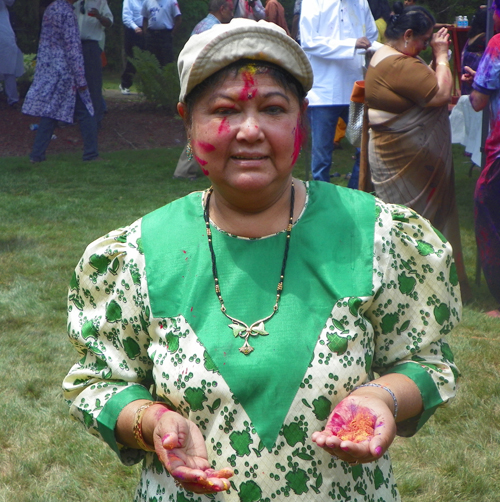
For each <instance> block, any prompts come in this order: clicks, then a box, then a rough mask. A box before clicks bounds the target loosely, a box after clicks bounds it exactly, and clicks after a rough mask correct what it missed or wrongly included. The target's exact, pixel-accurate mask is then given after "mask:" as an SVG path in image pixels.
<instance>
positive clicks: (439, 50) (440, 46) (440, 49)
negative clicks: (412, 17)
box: [431, 28, 450, 60]
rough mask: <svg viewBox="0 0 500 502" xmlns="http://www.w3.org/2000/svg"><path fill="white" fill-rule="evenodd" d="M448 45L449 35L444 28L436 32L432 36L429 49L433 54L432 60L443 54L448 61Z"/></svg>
mask: <svg viewBox="0 0 500 502" xmlns="http://www.w3.org/2000/svg"><path fill="white" fill-rule="evenodd" d="M449 45H450V34H449V33H448V30H447V29H446V28H441V29H440V30H438V31H436V33H434V34H433V35H432V39H431V47H432V52H433V54H434V58H437V57H438V56H442V55H443V54H444V55H445V56H446V60H448V48H449Z"/></svg>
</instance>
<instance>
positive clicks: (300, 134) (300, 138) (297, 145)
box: [292, 118, 305, 166]
mask: <svg viewBox="0 0 500 502" xmlns="http://www.w3.org/2000/svg"><path fill="white" fill-rule="evenodd" d="M294 132H295V137H294V140H293V153H292V166H294V165H295V163H296V162H297V159H298V158H299V154H300V149H301V148H302V145H303V144H304V137H305V135H304V130H303V128H302V127H301V125H300V118H298V119H297V125H296V126H295V131H294Z"/></svg>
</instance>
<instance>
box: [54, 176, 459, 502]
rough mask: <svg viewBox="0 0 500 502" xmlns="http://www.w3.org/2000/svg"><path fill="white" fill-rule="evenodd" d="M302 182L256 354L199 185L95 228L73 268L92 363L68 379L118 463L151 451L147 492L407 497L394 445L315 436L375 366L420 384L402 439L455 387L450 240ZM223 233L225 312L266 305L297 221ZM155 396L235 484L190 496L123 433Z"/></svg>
mask: <svg viewBox="0 0 500 502" xmlns="http://www.w3.org/2000/svg"><path fill="white" fill-rule="evenodd" d="M307 190H308V195H307V203H306V206H305V208H304V210H303V212H302V214H301V215H300V218H299V219H298V221H297V223H296V224H295V225H294V227H293V230H292V234H291V239H290V250H289V257H288V262H287V266H286V274H285V282H284V290H283V295H282V298H281V300H280V303H279V310H278V312H277V313H276V315H274V317H272V319H270V320H269V321H267V322H266V323H265V332H267V334H265V333H264V334H262V335H259V336H255V337H251V339H250V340H249V342H250V344H251V346H252V347H253V348H254V351H253V352H252V353H251V354H249V355H244V354H242V353H241V352H240V351H239V348H240V347H241V346H242V344H243V340H242V338H240V337H238V336H234V335H235V333H234V332H233V329H231V328H230V327H228V325H229V324H231V322H230V321H229V320H228V319H227V318H226V317H225V316H224V315H223V314H222V313H221V311H220V303H219V301H218V299H217V296H216V294H215V290H214V280H213V275H212V261H211V256H210V252H209V249H208V243H207V237H206V232H205V223H204V219H203V204H204V196H205V194H204V193H203V192H196V193H193V194H190V195H189V196H187V197H184V198H182V199H179V200H178V201H176V202H173V203H171V204H168V205H167V206H165V207H163V208H161V209H159V210H157V211H155V212H153V213H151V214H149V215H147V216H145V217H144V218H142V219H141V220H139V221H137V222H135V223H134V224H132V225H131V226H129V227H126V228H122V229H119V230H116V231H114V232H111V233H110V234H108V235H106V236H105V237H103V238H101V239H98V240H97V241H95V242H94V243H92V244H91V245H90V246H89V247H88V249H87V250H86V252H85V255H84V256H83V258H82V259H81V261H80V263H79V264H78V267H77V269H76V272H75V274H74V276H73V278H72V281H71V285H70V292H69V325H68V329H69V336H70V339H71V341H72V342H73V344H74V345H75V347H76V349H77V350H78V352H79V354H80V355H81V359H80V361H79V362H78V363H77V364H75V365H74V366H73V368H72V369H71V371H70V373H69V374H68V376H67V377H66V379H65V381H64V393H65V397H66V399H67V400H68V402H69V403H70V404H71V414H72V416H74V417H75V418H76V419H78V420H79V421H81V422H82V423H83V424H84V426H85V427H86V428H87V429H88V430H89V432H90V433H91V434H93V435H95V436H97V437H99V438H101V439H103V440H104V441H106V442H107V443H108V444H109V445H110V446H111V447H112V448H113V449H114V450H115V451H116V452H117V453H118V454H119V456H120V458H121V460H122V461H123V462H124V463H126V464H132V463H135V462H138V461H140V460H141V459H144V462H143V470H142V476H141V480H140V483H139V486H138V489H137V493H136V497H135V500H136V501H144V502H166V501H171V502H173V501H176V502H186V501H190V502H191V501H197V502H198V501H202V500H207V499H211V500H214V501H225V502H238V501H241V502H258V501H263V502H271V501H273V500H276V501H278V500H289V501H291V502H293V501H301V502H310V501H325V500H336V501H344V500H351V501H371V502H389V501H396V500H399V495H398V492H397V489H396V484H395V481H394V477H393V473H392V466H391V462H390V458H389V456H388V455H384V456H383V457H382V458H381V459H379V460H378V461H376V462H373V463H370V464H362V465H356V466H353V467H350V466H349V465H348V464H347V463H345V462H342V461H340V460H337V459H335V458H332V457H331V456H330V455H328V454H327V453H326V452H325V451H323V450H322V449H320V448H318V447H317V446H316V445H315V444H314V443H313V442H312V441H311V439H310V438H311V434H312V433H313V432H314V431H317V430H322V429H323V428H324V426H325V424H326V420H327V417H328V415H329V414H330V412H331V410H332V409H333V407H334V406H335V405H336V404H337V403H339V402H340V401H341V400H342V399H343V398H344V397H345V396H346V395H347V394H348V393H349V392H350V391H351V390H352V389H353V388H354V387H355V386H357V385H360V384H362V383H364V382H366V381H368V380H370V379H372V378H374V374H375V373H376V374H384V373H395V372H398V373H403V374H405V375H406V376H408V377H409V378H411V379H412V380H413V381H414V382H415V383H416V384H417V385H418V387H419V389H420V391H421V394H422V398H423V403H424V412H423V413H422V415H421V416H420V417H417V418H416V419H415V420H412V421H410V422H408V423H400V424H398V425H399V432H400V433H401V434H402V435H410V434H412V433H414V432H415V431H416V430H417V429H418V428H419V427H421V426H422V425H423V423H424V422H425V421H426V420H427V419H428V418H429V417H430V416H431V415H432V413H433V412H434V411H435V409H436V408H437V407H438V406H439V405H441V404H443V403H445V402H447V401H449V399H450V398H452V397H453V396H454V394H455V382H456V378H455V377H456V375H457V370H456V367H455V366H454V364H453V356H452V353H451V351H450V349H449V347H448V345H447V344H446V342H445V341H444V340H443V337H444V336H445V335H446V334H447V333H448V332H449V331H450V330H451V329H452V328H453V327H454V326H455V325H456V324H457V322H458V318H459V315H460V308H461V301H460V296H459V293H458V288H457V285H458V280H457V275H456V270H455V265H454V263H453V260H452V253H451V248H450V246H449V244H447V243H446V241H445V240H444V239H443V238H442V237H441V236H440V235H439V234H437V233H436V232H435V231H434V230H433V229H432V227H431V226H430V225H429V223H428V222H427V221H426V220H424V219H422V218H421V217H420V216H418V215H417V214H416V213H415V212H413V211H412V210H410V209H407V208H405V207H401V206H393V205H389V204H384V203H382V202H380V201H378V200H376V199H374V198H373V197H371V196H370V195H367V194H364V193H361V192H358V191H355V190H349V189H343V188H338V187H335V186H334V185H330V184H327V183H321V182H312V183H309V184H308V186H307ZM212 234H213V244H214V250H215V255H216V257H217V270H218V276H219V279H220V288H221V292H222V296H223V298H224V302H225V306H226V308H227V312H228V314H229V315H231V316H232V317H234V318H236V319H239V320H241V321H243V322H245V323H247V324H248V325H250V324H252V323H253V322H254V321H256V320H258V319H262V318H265V317H266V316H268V315H269V314H270V313H271V311H272V307H273V305H274V303H275V298H276V296H275V295H276V285H277V283H278V281H279V274H280V270H281V261H282V259H283V251H284V243H285V238H286V237H285V233H279V234H276V235H272V236H269V237H266V238H262V239H243V238H239V237H235V236H232V235H228V234H226V233H224V232H222V231H220V230H219V229H217V228H215V227H214V226H213V225H212ZM236 334H237V333H236ZM152 398H154V399H157V400H162V401H165V402H166V403H168V405H169V406H170V407H171V408H172V409H175V410H176V411H177V412H178V413H180V414H182V415H183V416H185V417H187V418H189V419H190V420H192V421H193V422H195V423H196V424H197V425H198V426H199V428H200V430H201V432H202V433H203V435H204V436H205V439H206V444H207V449H208V456H209V461H210V463H211V464H212V466H213V468H214V469H221V468H223V467H227V466H231V467H232V468H233V469H234V472H235V475H234V477H233V478H231V480H230V482H231V488H230V490H229V491H228V492H225V493H217V494H214V495H210V496H204V495H203V496H198V495H194V494H192V493H189V492H185V491H184V490H182V489H180V488H177V487H176V486H175V485H174V482H173V479H172V478H171V477H170V475H169V474H168V473H167V472H166V470H165V469H164V468H163V466H162V465H161V463H160V462H159V460H158V458H157V457H156V455H155V454H154V453H145V452H143V451H140V450H134V449H130V448H127V447H124V446H122V445H120V444H117V443H116V440H115V437H114V427H115V424H116V420H117V417H118V415H119V413H120V411H121V410H122V409H123V408H124V407H125V406H126V405H127V404H128V403H130V402H131V401H134V400H137V399H152Z"/></svg>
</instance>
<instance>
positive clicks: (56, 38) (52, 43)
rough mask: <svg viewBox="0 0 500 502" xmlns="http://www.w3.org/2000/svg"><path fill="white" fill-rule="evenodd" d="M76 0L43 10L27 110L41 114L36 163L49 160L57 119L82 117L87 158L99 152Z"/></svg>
mask: <svg viewBox="0 0 500 502" xmlns="http://www.w3.org/2000/svg"><path fill="white" fill-rule="evenodd" d="M76 1H77V0H55V1H54V2H52V3H51V4H50V5H49V6H48V7H47V9H46V10H45V13H44V15H43V20H42V30H41V34H40V43H39V46H38V54H37V64H36V69H35V77H34V79H33V84H32V85H31V87H30V89H29V91H28V94H27V95H26V98H25V100H24V103H23V108H22V111H23V113H26V114H27V115H34V116H36V117H41V118H40V123H39V126H38V129H37V132H36V137H35V142H34V144H33V148H32V150H31V154H30V160H31V162H33V163H34V162H42V161H44V160H45V151H46V150H47V147H48V146H49V143H50V140H51V137H52V134H53V133H54V129H55V127H56V125H57V122H58V121H62V122H69V123H72V122H73V117H76V119H77V120H78V122H79V125H80V131H81V133H82V137H83V160H94V159H97V158H98V156H99V153H98V147H97V124H96V121H95V119H94V117H93V114H94V108H93V106H92V100H91V97H90V93H89V90H88V88H87V81H86V80H85V69H84V62H83V54H82V43H81V41H80V33H79V31H78V24H77V22H76V17H75V13H74V11H73V8H72V5H73V4H74V3H75V2H76Z"/></svg>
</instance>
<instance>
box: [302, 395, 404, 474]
mask: <svg viewBox="0 0 500 502" xmlns="http://www.w3.org/2000/svg"><path fill="white" fill-rule="evenodd" d="M353 418H357V420H358V424H359V420H360V418H361V422H362V423H364V424H365V425H366V424H369V425H370V426H371V427H373V431H372V434H368V437H367V438H366V439H364V440H361V441H360V442H354V441H349V440H344V439H341V438H340V437H339V436H338V435H337V434H340V435H341V436H342V433H341V432H342V430H341V429H342V427H344V426H348V425H349V424H350V423H352V420H353ZM370 422H371V423H370ZM352 425H353V426H354V425H355V424H352ZM353 428H354V429H356V427H355V426H354V427H353ZM354 435H355V433H354ZM365 436H366V434H365ZM395 437H396V421H395V420H394V417H393V415H392V412H391V410H390V409H389V407H388V406H387V404H386V403H385V402H384V401H383V400H381V399H379V398H377V397H376V396H366V395H361V396H357V395H355V394H353V395H350V396H348V397H346V398H345V399H343V400H342V401H341V402H340V403H339V404H338V405H337V406H336V407H335V409H334V410H333V412H332V414H331V415H330V416H329V417H328V422H327V424H326V427H325V428H324V430H322V431H321V432H314V433H313V434H312V437H311V438H312V440H313V441H314V442H315V443H316V444H317V445H318V446H319V447H321V448H323V449H324V450H326V451H327V452H328V453H330V454H331V455H334V456H336V457H338V458H339V459H341V460H344V461H345V462H348V463H349V464H357V463H368V462H373V461H374V460H376V459H378V458H380V457H381V456H382V455H383V454H384V453H385V452H386V451H387V449H388V448H389V446H390V445H391V444H392V442H393V441H394V438H395ZM359 438H360V439H361V438H363V434H359Z"/></svg>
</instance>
